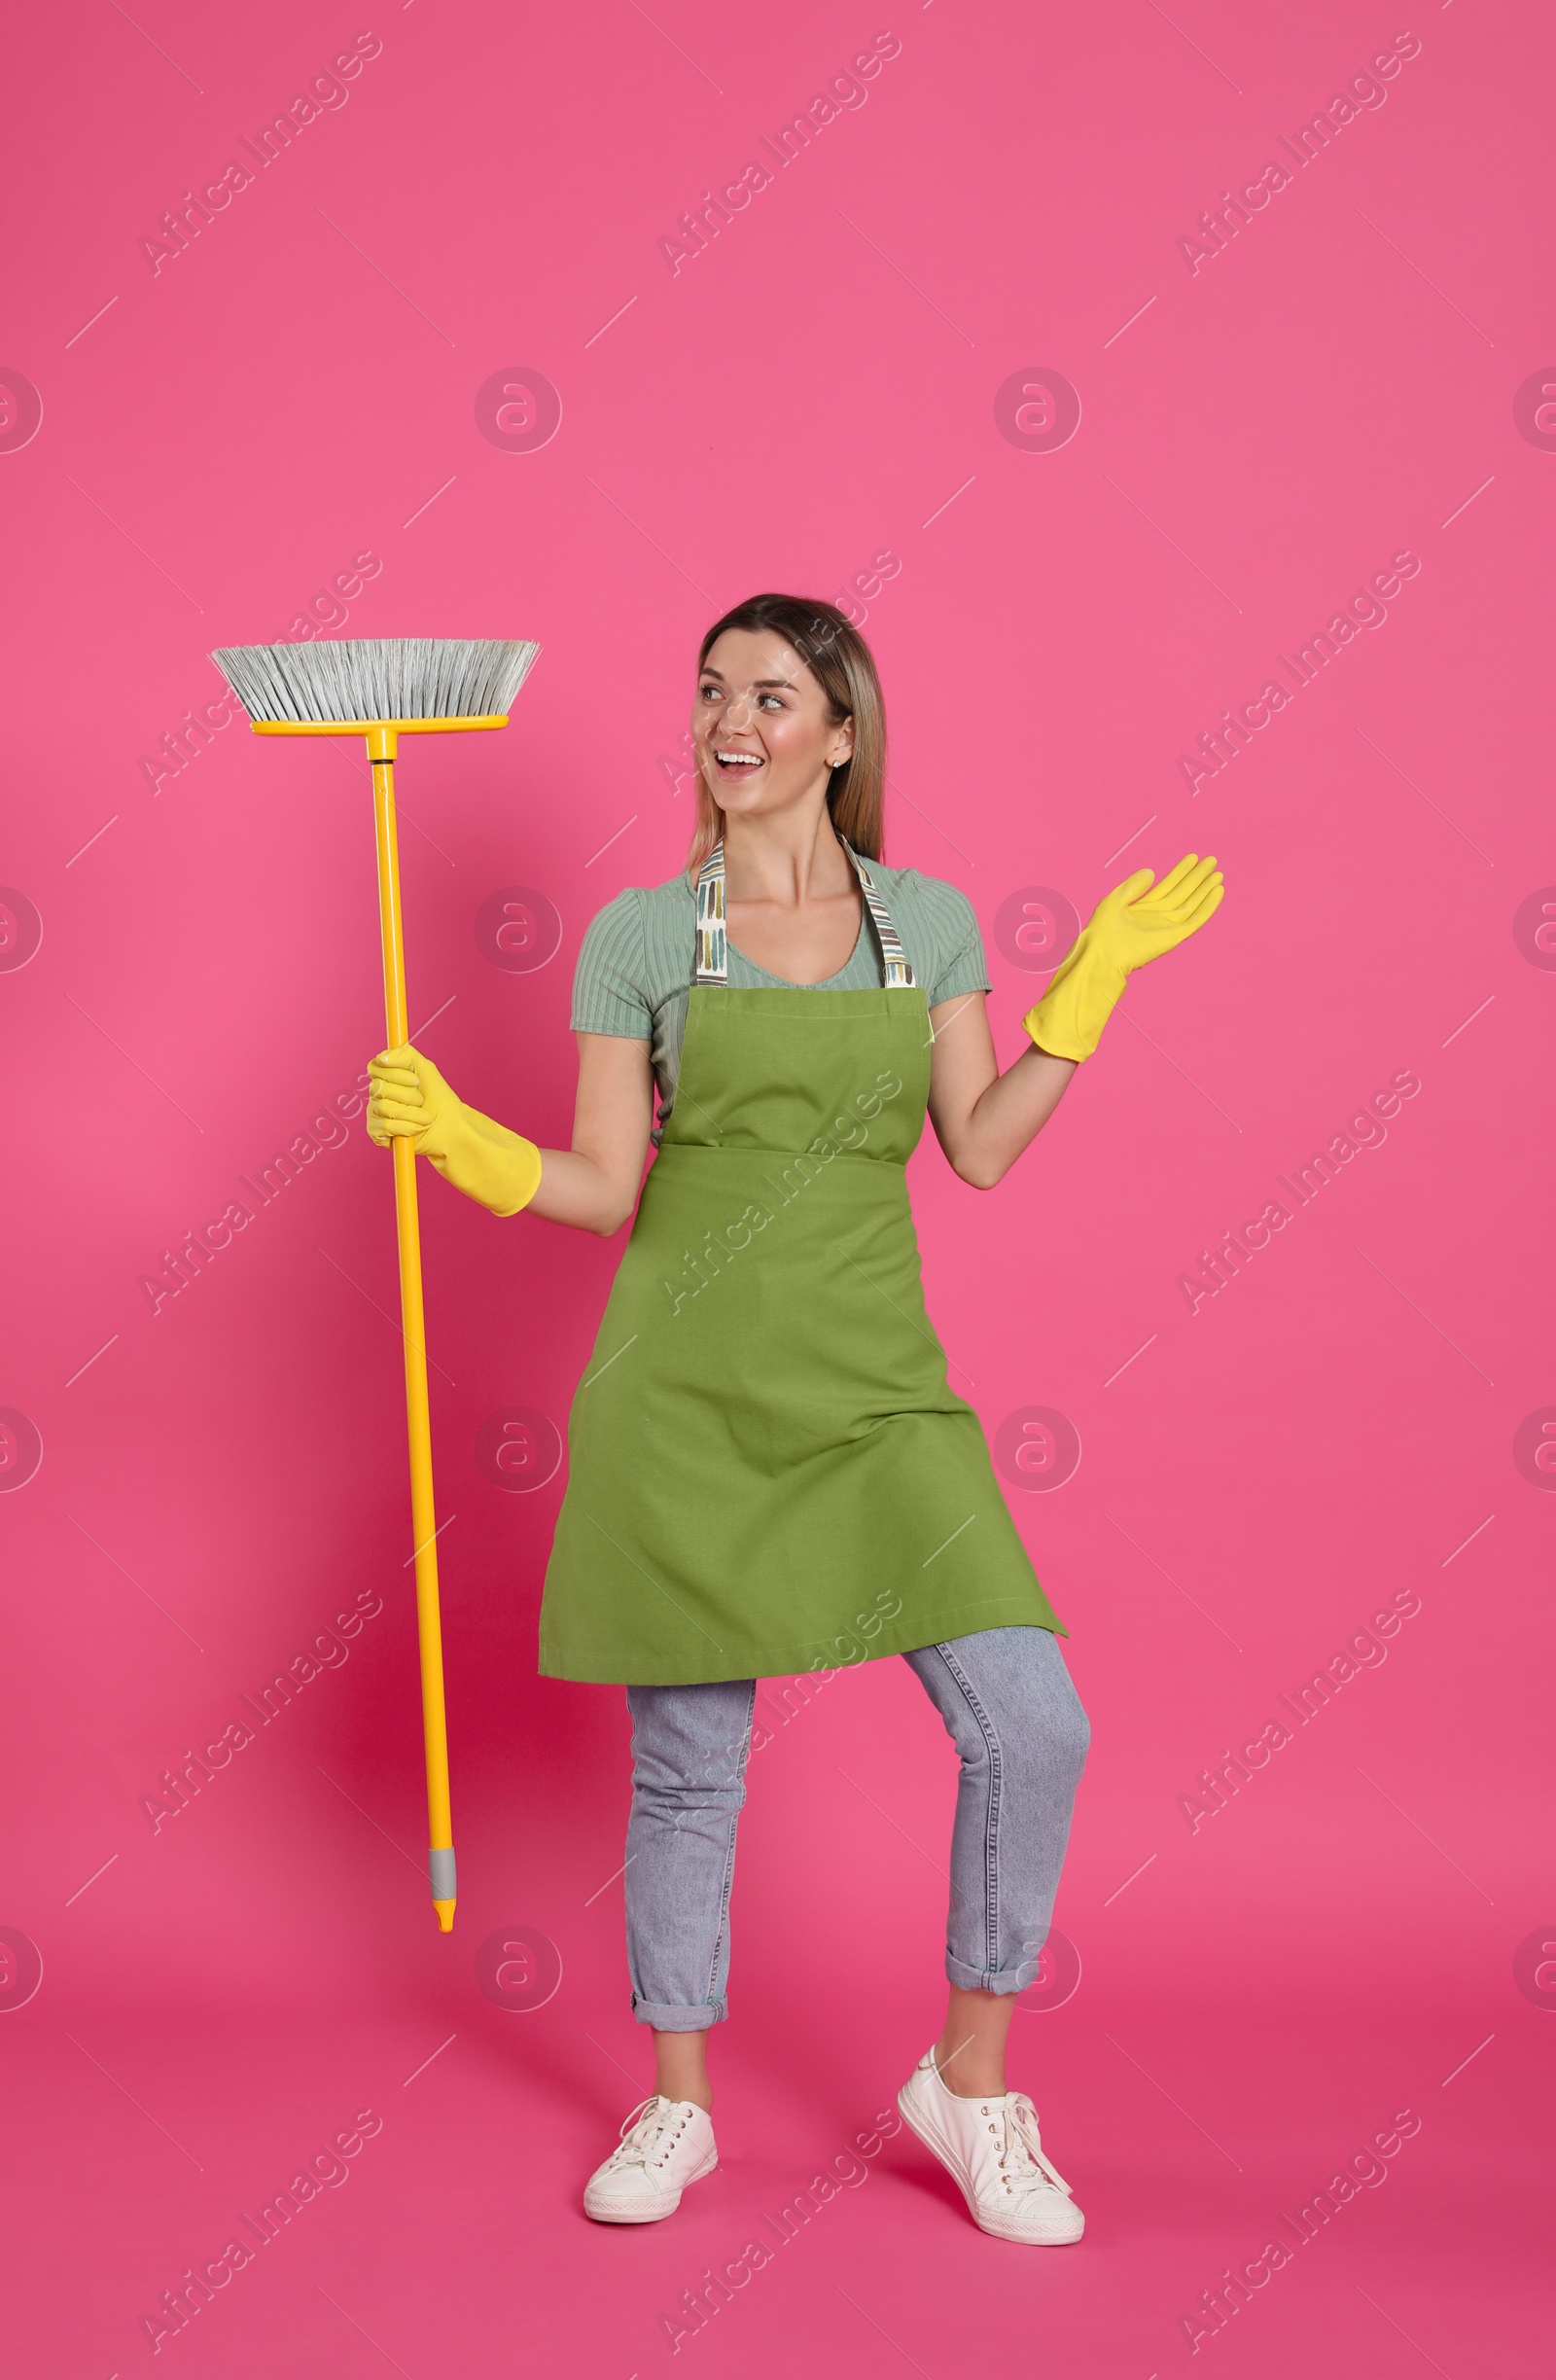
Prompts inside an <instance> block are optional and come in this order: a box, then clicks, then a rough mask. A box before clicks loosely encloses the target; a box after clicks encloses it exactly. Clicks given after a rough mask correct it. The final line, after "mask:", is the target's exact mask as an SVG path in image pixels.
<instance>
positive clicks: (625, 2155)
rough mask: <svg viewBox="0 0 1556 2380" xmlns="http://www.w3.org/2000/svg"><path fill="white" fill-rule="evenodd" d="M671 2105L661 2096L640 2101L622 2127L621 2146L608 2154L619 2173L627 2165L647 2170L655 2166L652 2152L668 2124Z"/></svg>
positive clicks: (651, 2093)
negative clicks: (650, 2166) (652, 2165)
mask: <svg viewBox="0 0 1556 2380" xmlns="http://www.w3.org/2000/svg"><path fill="white" fill-rule="evenodd" d="M671 2104H672V2103H671V2102H670V2101H669V2100H668V2099H666V2098H665V2097H664V2095H663V2094H662V2092H659V2091H651V2092H650V2093H649V2095H648V2097H647V2099H640V2100H639V2102H638V2104H637V2106H636V2107H635V2108H634V2109H633V2110H632V2113H631V2114H630V2115H628V2116H627V2118H626V2119H625V2121H624V2122H623V2124H622V2126H621V2140H620V2146H619V2148H617V2149H613V2150H612V2152H611V2159H610V2161H611V2164H612V2165H613V2166H614V2167H616V2168H617V2169H618V2170H619V2169H620V2168H621V2167H622V2166H626V2165H642V2166H645V2167H647V2166H649V2165H651V2164H652V2163H653V2162H654V2149H655V2148H656V2147H657V2146H658V2143H659V2140H660V2137H661V2135H662V2134H663V2132H664V2130H665V2127H666V2125H667V2124H668V2123H669V2121H670V2108H671Z"/></svg>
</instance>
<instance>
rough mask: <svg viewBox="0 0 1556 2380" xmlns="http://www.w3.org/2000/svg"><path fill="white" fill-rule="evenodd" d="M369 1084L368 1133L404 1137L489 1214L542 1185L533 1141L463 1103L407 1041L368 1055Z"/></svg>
mask: <svg viewBox="0 0 1556 2380" xmlns="http://www.w3.org/2000/svg"><path fill="white" fill-rule="evenodd" d="M368 1072H369V1074H370V1075H371V1077H372V1089H371V1093H370V1094H369V1098H368V1132H369V1136H370V1138H371V1139H372V1140H375V1141H376V1142H377V1143H378V1146H379V1147H380V1148H381V1149H387V1147H388V1146H389V1143H390V1142H391V1141H393V1140H408V1141H409V1142H410V1143H411V1144H412V1146H413V1147H414V1149H415V1152H416V1154H417V1155H418V1156H424V1157H427V1158H430V1160H431V1161H432V1163H433V1164H434V1165H436V1166H437V1168H438V1171H439V1172H440V1173H441V1174H442V1177H443V1180H444V1181H445V1182H451V1183H452V1184H453V1186H454V1188H455V1190H463V1191H464V1193H465V1195H466V1197H467V1198H475V1199H477V1200H478V1202H479V1203H480V1205H482V1206H483V1207H487V1208H489V1209H490V1210H491V1212H492V1214H494V1215H516V1214H517V1213H518V1211H519V1209H520V1207H526V1206H528V1204H529V1202H530V1200H531V1199H532V1198H533V1197H534V1195H535V1192H536V1191H537V1190H539V1189H540V1186H541V1153H540V1151H539V1150H538V1149H537V1148H536V1146H535V1144H534V1142H533V1141H527V1140H525V1139H524V1138H523V1136H522V1134H520V1133H517V1132H510V1131H509V1129H508V1126H507V1125H506V1124H499V1123H494V1122H493V1121H492V1119H491V1118H490V1117H489V1116H483V1115H482V1114H481V1113H480V1110H479V1109H478V1108H469V1107H467V1106H466V1105H465V1102H464V1101H463V1099H461V1098H460V1096H459V1094H458V1092H457V1091H454V1090H451V1089H450V1088H449V1086H448V1084H447V1083H445V1082H444V1081H443V1079H442V1075H441V1074H440V1073H439V1072H438V1069H437V1067H436V1066H435V1065H434V1064H433V1062H432V1060H431V1058H424V1057H423V1056H422V1054H421V1052H420V1050H419V1049H413V1048H411V1047H410V1045H409V1043H408V1042H407V1043H406V1044H405V1045H404V1047H403V1048H399V1049H381V1050H380V1051H379V1052H378V1055H377V1056H376V1057H375V1058H370V1059H369V1060H368Z"/></svg>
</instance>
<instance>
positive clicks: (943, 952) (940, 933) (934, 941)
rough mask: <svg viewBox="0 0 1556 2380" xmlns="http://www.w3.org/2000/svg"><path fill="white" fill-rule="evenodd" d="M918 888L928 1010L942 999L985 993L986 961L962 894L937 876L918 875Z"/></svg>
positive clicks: (987, 985) (972, 915)
mask: <svg viewBox="0 0 1556 2380" xmlns="http://www.w3.org/2000/svg"><path fill="white" fill-rule="evenodd" d="M918 889H919V893H920V898H921V901H922V905H923V911H924V924H925V927H926V933H925V937H924V939H925V944H926V950H927V952H928V954H929V955H930V964H929V966H928V968H927V969H926V970H925V976H924V996H925V1000H926V1002H927V1003H928V1005H929V1007H931V1008H932V1009H933V1008H936V1007H937V1006H938V1004H939V1003H940V1002H941V1001H942V1000H961V999H965V998H966V997H967V995H968V993H969V992H986V991H988V990H989V989H990V988H991V986H990V983H989V969H988V962H987V960H986V959H985V957H984V955H983V936H982V934H981V933H980V932H979V930H978V920H977V912H976V910H975V909H974V908H973V906H972V902H971V901H969V899H968V897H967V895H966V893H963V892H958V890H957V888H956V886H955V885H954V884H947V883H946V882H945V881H944V880H943V878H941V877H939V876H920V877H919V879H918Z"/></svg>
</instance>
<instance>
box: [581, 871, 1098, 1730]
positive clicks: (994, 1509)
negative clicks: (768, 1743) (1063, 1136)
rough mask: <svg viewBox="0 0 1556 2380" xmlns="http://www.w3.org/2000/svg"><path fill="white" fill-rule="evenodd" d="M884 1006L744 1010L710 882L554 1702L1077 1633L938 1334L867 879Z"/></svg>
mask: <svg viewBox="0 0 1556 2380" xmlns="http://www.w3.org/2000/svg"><path fill="white" fill-rule="evenodd" d="M850 857H851V858H852V859H853V862H854V866H855V868H856V869H857V870H858V872H859V877H860V882H861V885H862V887H863V889H864V893H865V899H866V904H867V905H868V907H869V912H870V917H871V921H872V924H873V926H874V929H875V934H876V938H877V940H878V941H879V944H880V950H881V960H882V974H883V984H882V988H881V989H880V990H878V991H817V990H803V989H793V990H791V989H788V988H782V989H774V990H771V991H764V990H756V991H739V990H735V991H731V990H730V989H729V986H728V982H727V947H726V943H725V922H724V847H723V845H722V844H721V845H719V847H718V848H717V849H716V850H715V851H714V852H713V853H712V855H711V856H710V858H709V859H708V860H707V862H706V863H705V864H704V867H703V869H702V871H701V874H700V876H699V878H698V885H697V935H696V979H695V982H694V985H693V987H692V990H691V992H690V999H689V1004H688V1012H687V1021H686V1036H685V1041H684V1044H683V1048H682V1056H681V1072H680V1078H679V1081H678V1083H677V1087H676V1095H675V1103H674V1106H673V1108H672V1110H671V1114H670V1119H669V1121H668V1123H667V1124H666V1126H665V1132H664V1139H663V1143H662V1145H661V1147H660V1150H659V1153H658V1155H657V1156H656V1157H655V1159H654V1164H653V1166H652V1168H651V1169H650V1172H649V1176H648V1179H647V1181H646V1182H645V1184H644V1188H643V1194H642V1197H641V1199H640V1201H639V1204H638V1212H637V1220H636V1222H635V1223H634V1225H633V1227H632V1234H631V1237H630V1239H629V1240H628V1242H627V1247H626V1252H625V1254H624V1256H623V1257H622V1260H621V1264H620V1269H619V1272H618V1273H617V1276H616V1282H615V1286H614V1287H613V1289H612V1291H611V1296H610V1300H609V1302H608V1304H607V1306H606V1309H605V1316H604V1320H603V1321H602V1322H601V1325H600V1331H599V1336H598V1337H597V1339H596V1340H595V1343H594V1352H593V1354H592V1355H591V1357H590V1359H589V1362H588V1365H587V1367H586V1368H585V1371H584V1374H583V1380H582V1381H581V1382H580V1385H579V1389H578V1394H577V1396H576V1397H575V1398H574V1401H573V1408H572V1414H571V1418H570V1421H569V1425H568V1446H569V1459H570V1467H571V1468H570V1474H569V1481H568V1488H567V1494H566V1496H565V1497H564V1499H563V1503H562V1509H561V1512H560V1514H559V1515H558V1518H557V1524H556V1536H555V1542H554V1544H553V1545H552V1549H551V1557H550V1561H549V1564H548V1568H547V1573H546V1592H545V1599H544V1603H543V1607H542V1612H541V1633H540V1667H541V1672H542V1674H543V1676H546V1677H550V1678H582V1679H592V1680H596V1681H601V1682H604V1681H611V1682H616V1683H619V1684H629V1685H643V1686H684V1685H695V1684H701V1683H705V1682H707V1681H710V1680H714V1679H721V1678H751V1677H775V1676H777V1675H779V1674H781V1673H788V1674H791V1675H792V1674H794V1673H795V1672H796V1671H800V1670H813V1669H834V1668H838V1667H841V1666H844V1665H846V1664H848V1663H851V1662H858V1661H868V1660H876V1659H878V1658H879V1657H880V1656H881V1655H882V1654H883V1653H889V1652H909V1651H911V1650H912V1649H913V1648H915V1647H917V1646H921V1645H933V1644H938V1643H941V1642H942V1641H943V1640H944V1639H946V1638H947V1637H956V1636H968V1635H971V1634H972V1632H973V1631H974V1630H977V1629H981V1628H1008V1627H1039V1628H1052V1629H1056V1630H1058V1631H1059V1633H1060V1634H1063V1633H1064V1630H1063V1628H1062V1626H1061V1623H1060V1622H1059V1620H1058V1619H1057V1618H1056V1617H1055V1616H1054V1614H1053V1611H1052V1609H1051V1607H1050V1606H1049V1604H1048V1601H1047V1599H1046V1597H1045V1596H1044V1594H1043V1589H1042V1587H1041V1586H1040V1585H1039V1583H1038V1580H1037V1576H1036V1573H1035V1572H1034V1570H1033V1568H1032V1564H1031V1562H1030V1561H1029V1559H1028V1558H1027V1554H1026V1551H1025V1548H1024V1547H1023V1545H1022V1544H1021V1540H1020V1538H1019V1537H1018V1536H1017V1534H1016V1530H1015V1525H1014V1523H1013V1522H1012V1520H1011V1518H1010V1515H1009V1512H1008V1510H1007V1509H1006V1505H1005V1500H1004V1498H1003V1497H1002V1495H1001V1493H1000V1490H999V1488H998V1486H997V1485H996V1482H995V1478H994V1473H993V1469H992V1466H991V1464H990V1461H989V1450H988V1444H987V1441H986V1440H985V1439H984V1436H983V1430H982V1425H981V1424H980V1422H979V1420H978V1417H977V1415H976V1413H974V1412H973V1410H972V1406H971V1405H969V1404H967V1403H964V1402H963V1400H962V1399H961V1398H960V1397H958V1396H956V1395H955V1394H954V1393H953V1392H952V1390H951V1388H950V1387H949V1385H948V1383H947V1380H946V1373H945V1354H944V1350H943V1349H942V1347H941V1345H940V1342H939V1340H938V1339H937V1336H936V1334H935V1332H934V1330H933V1329H932V1328H931V1325H930V1321H929V1317H928V1315H927V1314H926V1312H925V1310H924V1293H923V1287H922V1284H921V1280H920V1271H919V1252H918V1241H917V1238H916V1236H915V1233H914V1229H913V1217H912V1211H911V1208H910V1207H909V1204H908V1196H907V1183H906V1179H905V1175H904V1171H903V1169H904V1167H905V1165H906V1162H907V1159H908V1157H909V1156H910V1155H911V1154H912V1153H913V1150H914V1149H915V1147H916V1146H917V1144H918V1140H919V1136H920V1134H921V1133H922V1131H923V1129H924V1117H925V1109H926V1104H927V1101H928V1098H929V1086H930V1043H931V1038H932V1036H931V1032H930V1024H929V1010H928V1006H927V1004H926V1001H925V996H924V992H923V989H922V988H921V987H920V986H918V985H916V984H915V983H914V981H913V974H912V969H911V968H910V967H909V965H908V963H907V960H906V958H905V956H904V954H903V951H902V943H901V941H899V939H898V936H897V932H896V929H895V928H894V926H893V924H892V921H891V919H890V917H889V916H888V915H887V912H886V909H885V906H884V905H883V903H882V902H881V900H880V896H879V894H878V892H877V891H876V890H875V887H874V884H873V880H872V879H871V877H870V875H869V872H868V870H866V866H865V863H864V862H863V861H862V860H861V859H860V857H859V855H858V853H857V852H851V853H850Z"/></svg>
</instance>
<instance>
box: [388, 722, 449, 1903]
mask: <svg viewBox="0 0 1556 2380" xmlns="http://www.w3.org/2000/svg"><path fill="white" fill-rule="evenodd" d="M395 742H396V736H395V730H394V728H371V729H370V730H369V734H368V757H369V759H370V760H371V763H372V815H373V828H374V833H375V835H376V839H377V846H378V921H379V925H380V928H381V930H382V936H383V1009H384V1023H385V1027H386V1029H387V1033H388V1046H389V1048H398V1047H399V1045H400V1044H401V1043H402V1042H405V1041H407V1040H408V1039H409V1036H410V1025H409V1019H408V1016H407V1009H406V953H405V940H404V936H403V934H402V931H401V921H400V851H399V843H398V838H397V836H396V833H395V785H394V779H395V766H394V764H395ZM393 1148H394V1164H395V1226H396V1230H397V1233H398V1236H399V1242H400V1313H401V1320H402V1324H403V1329H404V1336H405V1342H406V1428H407V1437H408V1439H409V1442H410V1521H411V1529H412V1533H413V1542H414V1545H415V1560H416V1633H417V1636H418V1638H419V1640H420V1646H421V1727H422V1738H423V1742H424V1744H425V1747H426V1756H427V1836H428V1842H429V1844H430V1847H431V1849H430V1857H429V1874H430V1880H431V1884H432V1899H433V1907H434V1908H435V1909H436V1911H437V1913H438V1923H439V1926H440V1927H441V1928H442V1932H443V1933H444V1934H446V1933H448V1932H449V1931H450V1929H451V1928H452V1926H453V1922H454V1898H455V1884H454V1850H453V1832H452V1827H451V1823H450V1818H449V1809H448V1729H447V1722H446V1719H445V1715H444V1711H443V1645H442V1626H441V1624H440V1619H439V1609H438V1543H437V1540H438V1521H437V1514H436V1510H435V1507H434V1499H433V1483H432V1423H431V1417H430V1414H429V1411H428V1404H427V1335H426V1325H425V1321H424V1317H423V1314H422V1303H421V1240H420V1235H419V1233H418V1230H417V1225H416V1153H415V1151H414V1149H413V1148H412V1147H411V1144H410V1142H409V1141H408V1140H399V1139H397V1140H396V1141H395V1142H394V1143H393Z"/></svg>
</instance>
